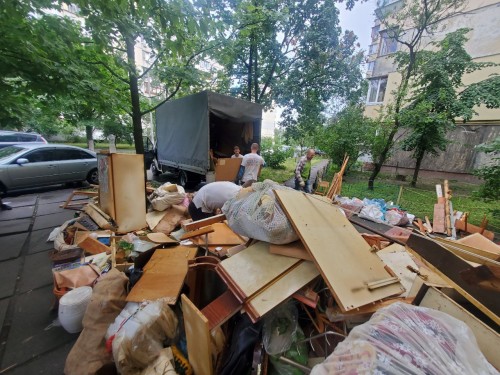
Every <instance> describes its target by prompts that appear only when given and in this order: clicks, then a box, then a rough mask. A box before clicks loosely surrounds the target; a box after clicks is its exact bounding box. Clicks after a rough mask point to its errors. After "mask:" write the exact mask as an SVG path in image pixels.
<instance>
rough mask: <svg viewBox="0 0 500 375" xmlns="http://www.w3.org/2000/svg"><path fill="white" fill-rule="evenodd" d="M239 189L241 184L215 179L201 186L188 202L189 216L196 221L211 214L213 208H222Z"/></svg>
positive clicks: (212, 213)
mask: <svg viewBox="0 0 500 375" xmlns="http://www.w3.org/2000/svg"><path fill="white" fill-rule="evenodd" d="M240 190H241V186H238V185H236V184H234V183H232V182H228V181H217V182H212V183H210V184H207V185H205V186H203V187H202V188H201V189H200V190H199V191H198V192H197V193H196V194H195V196H194V198H193V200H192V201H191V202H190V203H189V207H188V210H189V214H190V215H191V218H192V219H193V220H194V221H197V220H201V219H206V218H207V217H210V216H213V215H214V211H215V210H217V209H220V208H222V206H224V203H226V201H228V200H229V199H231V198H233V197H234V196H235V195H236V194H238V192H239V191H240Z"/></svg>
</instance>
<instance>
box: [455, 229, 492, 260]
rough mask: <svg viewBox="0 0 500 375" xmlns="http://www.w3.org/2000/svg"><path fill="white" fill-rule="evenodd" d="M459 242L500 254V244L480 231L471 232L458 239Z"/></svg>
mask: <svg viewBox="0 0 500 375" xmlns="http://www.w3.org/2000/svg"><path fill="white" fill-rule="evenodd" d="M457 242H460V243H461V244H464V245H467V246H472V247H475V248H477V249H481V250H485V251H488V252H490V253H494V254H497V255H500V246H499V245H497V244H496V243H494V242H493V241H491V240H489V239H487V238H486V237H485V236H483V235H482V234H480V233H474V234H471V235H470V236H466V237H463V238H461V239H459V240H457Z"/></svg>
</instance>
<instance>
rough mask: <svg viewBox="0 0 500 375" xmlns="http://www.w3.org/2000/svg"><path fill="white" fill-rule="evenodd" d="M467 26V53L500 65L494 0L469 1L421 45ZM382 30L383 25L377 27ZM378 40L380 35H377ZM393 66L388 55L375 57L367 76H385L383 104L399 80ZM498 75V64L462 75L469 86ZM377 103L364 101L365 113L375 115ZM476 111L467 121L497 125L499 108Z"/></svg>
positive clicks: (498, 11) (499, 9)
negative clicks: (369, 73) (385, 84)
mask: <svg viewBox="0 0 500 375" xmlns="http://www.w3.org/2000/svg"><path fill="white" fill-rule="evenodd" d="M464 27H466V28H471V29H472V30H471V31H470V32H469V34H468V38H469V41H468V42H467V44H466V49H467V52H468V53H469V54H470V55H471V56H472V57H473V58H474V61H476V62H494V63H498V64H500V1H498V0H470V1H469V2H468V4H467V7H466V8H465V13H464V14H460V15H457V16H454V17H451V18H450V19H448V20H447V21H446V23H445V24H443V25H442V26H441V27H440V28H438V31H437V32H436V33H435V34H434V35H432V37H431V36H427V37H426V38H424V45H426V46H427V48H431V47H432V46H431V45H430V42H431V40H440V39H442V38H443V37H444V36H445V35H446V33H449V32H452V31H456V30H457V29H459V28H464ZM381 29H383V27H381ZM379 39H380V38H379ZM394 71H395V66H394V63H393V60H392V55H389V56H382V57H378V58H377V59H376V60H375V69H374V71H373V74H372V75H371V77H373V78H375V77H383V76H388V82H387V89H386V93H385V97H384V102H383V103H382V104H383V105H387V104H388V103H390V102H392V100H393V95H392V92H393V91H394V90H395V89H396V88H397V86H398V83H399V82H400V76H399V74H398V73H396V72H394ZM493 73H497V74H500V68H499V67H490V68H485V69H483V70H481V71H478V72H474V73H471V74H468V75H466V76H465V77H464V84H466V85H469V84H471V83H473V82H479V81H481V80H483V79H486V78H488V77H489V76H490V75H491V74H493ZM380 107H381V105H379V104H377V105H374V104H367V105H366V108H365V115H366V116H369V117H376V116H377V115H378V112H377V110H379V109H380ZM475 111H476V112H477V113H478V114H477V115H476V116H474V117H473V118H472V120H471V121H470V122H471V123H490V124H499V125H500V109H488V108H486V107H484V106H481V107H478V108H475Z"/></svg>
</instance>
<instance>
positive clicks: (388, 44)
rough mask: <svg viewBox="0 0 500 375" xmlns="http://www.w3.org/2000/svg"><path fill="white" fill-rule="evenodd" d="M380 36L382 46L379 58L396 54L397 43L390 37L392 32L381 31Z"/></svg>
mask: <svg viewBox="0 0 500 375" xmlns="http://www.w3.org/2000/svg"><path fill="white" fill-rule="evenodd" d="M380 35H381V36H382V44H381V46H380V56H383V55H388V54H390V53H394V52H396V50H397V49H398V42H397V41H396V39H394V38H393V37H392V36H391V35H392V32H391V31H389V32H388V31H382V32H381V33H380Z"/></svg>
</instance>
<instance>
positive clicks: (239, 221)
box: [222, 180, 299, 245]
mask: <svg viewBox="0 0 500 375" xmlns="http://www.w3.org/2000/svg"><path fill="white" fill-rule="evenodd" d="M286 189H290V188H288V187H285V186H282V185H279V184H277V183H276V182H274V181H271V180H265V181H264V182H256V183H254V184H253V185H252V190H253V191H251V192H250V193H248V194H244V193H242V194H238V195H236V196H235V197H234V198H232V199H230V200H228V201H227V202H226V203H225V204H224V206H223V207H222V212H223V213H224V214H225V215H226V218H227V221H228V224H229V226H230V227H231V229H232V230H233V231H234V232H236V233H238V234H240V235H243V236H246V237H249V238H253V239H256V240H261V241H265V242H270V243H273V244H278V245H283V244H287V243H290V242H293V241H296V240H298V238H299V237H298V236H297V234H296V233H295V231H294V230H293V228H292V225H291V224H290V222H289V221H288V219H287V217H286V215H285V213H284V212H283V209H282V208H281V206H280V204H279V202H277V200H276V197H275V195H274V193H273V190H286Z"/></svg>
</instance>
